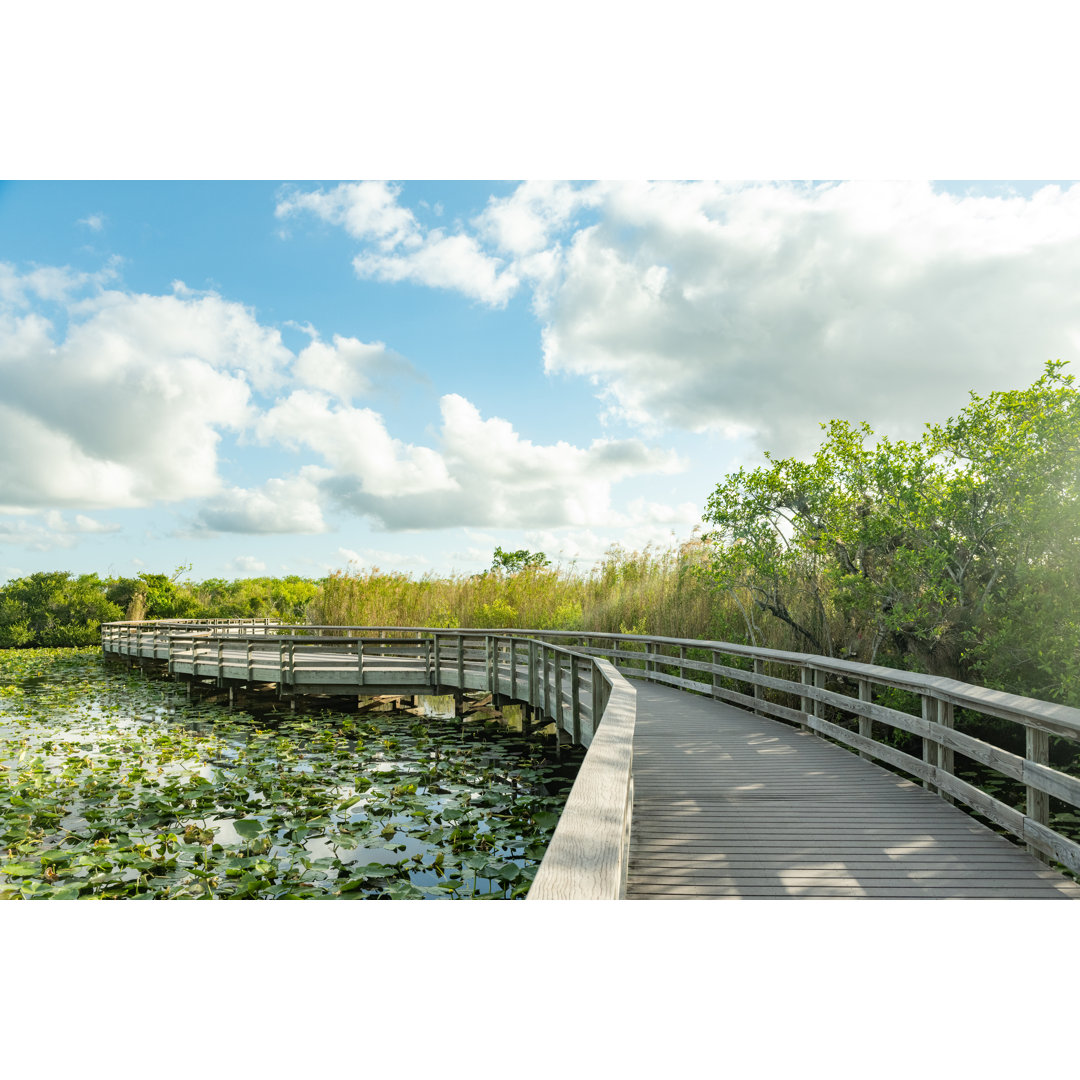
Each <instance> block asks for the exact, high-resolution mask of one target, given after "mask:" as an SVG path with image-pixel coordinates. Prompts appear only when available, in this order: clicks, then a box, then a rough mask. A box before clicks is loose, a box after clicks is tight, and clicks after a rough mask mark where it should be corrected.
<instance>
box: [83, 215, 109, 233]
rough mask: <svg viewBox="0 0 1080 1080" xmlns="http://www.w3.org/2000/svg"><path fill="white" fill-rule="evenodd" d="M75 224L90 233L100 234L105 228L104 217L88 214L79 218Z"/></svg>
mask: <svg viewBox="0 0 1080 1080" xmlns="http://www.w3.org/2000/svg"><path fill="white" fill-rule="evenodd" d="M76 224H77V225H85V226H86V227H87V228H88V229H90V230H91V231H92V232H101V230H102V229H104V228H105V215H104V214H89V215H87V216H86V217H84V218H79V220H78V221H77V222H76Z"/></svg>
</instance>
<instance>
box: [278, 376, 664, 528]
mask: <svg viewBox="0 0 1080 1080" xmlns="http://www.w3.org/2000/svg"><path fill="white" fill-rule="evenodd" d="M441 411H442V427H441V430H440V433H439V440H438V441H439V444H440V449H439V450H438V451H436V450H432V449H429V448H426V447H417V446H411V445H406V444H403V443H400V442H398V441H397V440H391V439H389V437H388V436H386V434H385V429H383V428H382V425H381V419H380V418H378V417H377V416H375V415H374V414H370V413H369V412H368V410H362V409H344V408H333V407H331V406H330V404H329V402H328V401H327V400H326V399H321V400H320V399H319V398H318V397H316V396H314V395H310V394H306V393H303V392H297V393H295V394H293V395H292V396H291V398H290V399H289V401H288V402H286V403H285V406H284V407H283V409H282V412H281V414H280V416H278V417H275V416H274V412H277V410H274V412H272V413H271V414H270V415H269V416H268V417H267V423H266V424H265V430H266V431H268V432H272V433H273V434H274V436H275V437H277V438H279V439H283V438H286V437H291V438H292V439H294V440H297V441H302V442H303V443H305V444H306V445H307V446H309V447H310V448H312V449H315V450H317V451H318V452H319V453H320V454H321V455H322V456H323V457H324V458H325V459H326V460H327V461H328V462H329V463H330V464H331V466H332V471H331V473H330V474H329V475H327V476H326V477H325V478H324V479H323V481H322V487H323V490H324V491H326V492H327V494H328V495H329V496H331V497H332V498H333V499H334V501H335V502H336V503H337V504H339V505H341V506H343V507H345V508H347V509H349V510H351V511H353V512H354V513H358V514H364V515H367V516H370V517H371V518H373V519H374V520H375V521H376V522H378V523H379V524H381V525H382V526H383V527H384V528H387V529H392V530H394V529H426V528H446V527H450V526H456V525H473V526H490V525H498V526H501V527H506V528H517V527H527V526H547V527H553V526H557V525H587V524H591V523H598V522H603V521H610V520H611V519H612V517H613V511H612V506H611V488H612V485H613V484H615V483H618V482H619V481H621V480H625V479H628V478H630V477H633V476H638V475H642V474H648V473H670V472H675V471H678V470H680V469H681V468H682V467H683V463H682V462H681V461H680V460H679V458H678V456H677V455H676V454H674V453H671V452H669V451H664V450H656V449H650V448H649V447H646V446H645V445H644V444H643V443H641V442H639V441H638V440H634V439H629V440H621V441H609V440H596V441H594V442H593V443H592V444H591V445H590V446H589V447H587V448H582V447H576V446H572V445H570V444H569V443H565V442H558V443H555V444H552V445H546V446H544V445H537V444H535V443H532V442H530V441H528V440H526V439H523V438H522V437H521V436H520V434H518V432H516V431H515V430H514V428H513V426H512V425H511V424H510V423H509V422H508V421H506V420H502V419H500V418H497V417H493V418H490V419H484V418H483V417H482V416H481V415H480V412H479V410H478V409H477V408H476V407H475V406H474V405H473V404H472V403H471V402H469V401H468V400H466V399H465V398H463V397H461V396H460V395H457V394H447V395H445V396H444V397H443V398H442V399H441ZM286 417H287V420H286ZM286 429H287V430H288V432H289V435H288V436H287V435H286ZM374 448H378V450H379V451H380V452H378V453H373V452H372V451H373V449H374Z"/></svg>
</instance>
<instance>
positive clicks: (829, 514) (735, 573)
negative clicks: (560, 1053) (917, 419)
mask: <svg viewBox="0 0 1080 1080" xmlns="http://www.w3.org/2000/svg"><path fill="white" fill-rule="evenodd" d="M1064 368H1065V365H1064V364H1063V363H1061V362H1060V361H1053V362H1050V363H1048V364H1047V365H1046V369H1045V371H1044V373H1043V375H1042V376H1041V377H1040V378H1039V379H1038V380H1037V381H1036V382H1035V383H1034V384H1033V385H1032V386H1030V387H1028V388H1027V389H1026V390H1014V391H1006V392H997V393H992V394H989V395H987V396H986V397H981V396H979V395H977V394H975V393H972V395H971V401H970V402H969V404H968V406H967V407H966V408H965V409H964V410H963V411H962V412H961V413H960V414H959V415H958V416H956V417H951V418H950V419H949V420H947V421H946V422H945V423H943V424H934V425H928V426H927V428H926V430H925V432H924V434H923V436H922V437H921V438H920V439H918V440H915V441H911V442H906V441H903V440H897V441H893V440H890V439H887V438H884V437H881V438H876V437H875V436H874V433H873V431H872V430H871V429H870V427H869V426H868V425H867V424H859V425H853V424H849V423H847V422H846V421H841V420H833V421H832V422H831V423H829V424H827V425H822V427H823V429H824V431H825V433H826V437H825V440H824V442H823V443H822V445H821V447H820V448H819V450H818V451H817V452H816V454H815V455H814V456H813V458H812V459H811V460H809V461H798V460H795V459H792V458H786V459H774V458H773V457H772V456H771V455H768V454H766V458H767V459H768V464H766V465H763V466H760V467H758V468H756V469H753V470H746V469H740V470H739V471H738V472H737V473H734V474H732V475H730V476H728V477H727V478H726V479H725V480H724V481H723V482H722V483H721V484H719V485H718V486H717V488H716V489H715V491H714V492H713V493H712V495H711V496H710V497H709V500H708V502H707V504H706V510H705V515H704V516H705V520H706V521H708V522H709V523H710V524H711V525H712V526H713V531H712V532H711V533H710V534H709V535H708V537H707V539H708V540H709V542H710V543H711V545H712V561H711V573H712V574H713V576H714V579H715V580H716V582H717V583H718V584H719V585H720V586H721V587H722V588H723V589H724V590H726V591H728V592H729V593H730V594H731V595H733V596H736V597H737V598H738V599H739V602H740V603H741V605H742V610H743V614H744V618H745V622H746V625H747V630H748V635H749V636H750V638H751V639H752V640H758V639H760V637H761V634H762V630H763V626H762V620H766V621H767V620H769V619H774V620H779V622H780V623H782V624H784V625H785V626H786V627H788V629H789V631H790V633H791V635H792V636H793V637H794V639H795V640H796V641H797V642H799V643H800V645H801V647H802V648H804V649H805V650H806V651H810V652H819V653H825V654H828V655H849V656H858V657H859V658H860V659H864V660H870V661H875V660H876V661H879V662H880V661H881V659H882V658H883V655H882V654H885V655H887V656H890V657H892V658H894V659H899V660H900V661H901V662H903V663H909V664H911V665H912V666H918V667H920V668H922V669H924V670H928V671H931V672H936V673H942V674H951V675H958V676H960V677H966V676H967V675H969V674H971V673H972V672H973V671H974V672H982V673H983V674H984V675H985V674H987V673H988V672H990V671H991V670H994V669H995V667H994V663H992V662H991V657H990V655H989V653H988V652H987V643H988V640H989V638H988V635H991V636H993V635H996V640H997V647H998V648H1001V647H1002V646H1003V645H1004V643H1005V642H1004V639H1003V638H1002V635H1003V634H1005V635H1006V636H1008V635H1012V637H1011V638H1010V641H1011V646H1012V649H1013V652H1014V654H1015V655H1014V662H1013V669H1012V674H1013V676H1015V675H1016V674H1017V670H1018V668H1019V667H1023V666H1024V665H1025V664H1026V665H1028V667H1030V666H1031V665H1032V664H1036V665H1038V663H1039V662H1040V661H1039V658H1038V657H1037V656H1032V655H1028V650H1027V645H1026V643H1023V642H1021V641H1020V640H1019V638H1020V637H1023V636H1024V635H1026V634H1027V633H1029V632H1032V631H1034V630H1035V625H1034V624H1035V623H1036V622H1037V621H1038V617H1039V616H1037V615H1036V612H1044V611H1049V610H1050V608H1052V607H1053V605H1054V603H1055V598H1056V600H1058V601H1059V600H1060V597H1061V595H1062V593H1061V591H1060V590H1061V589H1063V588H1064V587H1065V585H1066V583H1069V582H1075V581H1076V576H1077V573H1078V566H1080V560H1078V550H1080V501H1078V497H1080V489H1078V479H1077V477H1078V471H1080V393H1078V391H1077V389H1076V388H1075V386H1074V378H1073V376H1072V375H1068V374H1066V373H1065V370H1064ZM1055 582H1056V583H1057V584H1056V590H1057V591H1055V585H1054V583H1055ZM1073 595H1075V593H1074V594H1073ZM1021 598H1023V600H1022V601H1021ZM1063 617H1064V616H1061V617H1056V621H1055V620H1054V619H1052V620H1051V621H1052V622H1054V625H1055V626H1057V627H1059V628H1060V630H1061V632H1062V633H1064V632H1065V629H1066V628H1065V625H1064V623H1063V622H1062V618H1063ZM1074 621H1075V620H1074ZM1022 626H1026V630H1022V629H1021V627H1022ZM1005 627H1010V628H1011V629H1009V630H1008V631H1006V629H1005ZM994 628H996V629H994ZM1056 632H1057V631H1055V633H1056ZM1043 636H1044V637H1045V634H1044V635H1043ZM1073 642H1074V644H1073V646H1072V647H1071V654H1070V655H1073V656H1075V636H1074V637H1073ZM1049 645H1050V643H1049V641H1046V642H1044V648H1043V657H1042V661H1041V662H1042V664H1043V668H1044V674H1045V673H1046V672H1045V669H1046V667H1047V665H1048V664H1050V663H1051V661H1050V660H1049V659H1048V656H1047V654H1046V649H1047V648H1049ZM1052 651H1053V650H1052ZM1065 652H1066V650H1065V649H1059V650H1057V653H1060V656H1059V655H1057V653H1056V654H1055V660H1054V661H1053V663H1054V664H1057V663H1058V660H1060V661H1061V663H1062V665H1064V667H1068V666H1069V663H1068V660H1067V658H1066V656H1065ZM1072 663H1073V664H1074V665H1075V659H1074V660H1073V661H1072ZM996 677H997V679H998V680H999V681H1002V680H1005V681H1008V680H1006V673H1005V672H1004V671H1003V670H999V671H996ZM1033 678H1034V673H1033V671H1029V672H1028V675H1027V682H1028V683H1030V682H1031V680H1032V679H1033ZM1036 681H1037V680H1036ZM1039 688H1041V689H1043V690H1045V689H1046V687H1045V686H1041V687H1039Z"/></svg>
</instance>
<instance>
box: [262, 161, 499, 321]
mask: <svg viewBox="0 0 1080 1080" xmlns="http://www.w3.org/2000/svg"><path fill="white" fill-rule="evenodd" d="M400 193H401V189H400V187H398V186H396V185H393V184H387V183H384V182H382V181H377V180H364V181H360V182H359V183H351V184H339V185H338V186H337V187H335V188H333V189H331V190H330V191H326V192H324V191H322V190H317V191H307V192H298V191H292V190H289V191H285V192H283V193H282V195H281V196H280V197H279V199H278V202H277V206H276V208H275V213H276V215H277V216H278V217H279V218H284V217H290V216H292V215H294V214H297V213H302V212H307V213H311V214H314V215H315V216H316V217H318V218H321V219H322V220H323V221H326V222H329V223H331V224H334V225H340V226H341V227H342V228H344V229H345V231H346V232H347V233H348V234H349V235H350V236H353V237H355V238H356V239H357V240H361V241H364V242H366V243H368V244H370V245H371V247H370V249H368V248H365V249H364V250H363V251H361V253H360V254H359V255H357V256H356V258H355V259H354V260H353V269H354V270H355V271H356V274H357V275H358V276H359V277H362V278H375V279H376V280H379V281H388V282H402V281H408V282H413V283H416V284H420V285H427V286H430V287H432V288H438V289H452V290H455V291H458V292H461V293H463V294H464V295H466V296H469V297H471V298H473V299H475V300H479V301H481V302H483V303H485V304H489V305H490V306H492V307H501V306H503V305H504V304H506V302H507V301H508V300H509V298H510V297H511V296H512V295H513V294H514V292H516V291H517V288H518V285H519V278H518V276H517V274H516V273H515V272H514V270H513V269H512V268H508V267H505V260H504V259H502V258H500V257H498V256H497V255H493V254H489V253H487V252H485V251H483V250H482V248H481V246H480V244H479V243H478V242H477V240H476V239H475V238H474V237H472V236H470V235H468V234H466V233H464V232H455V233H448V232H447V231H446V230H445V229H443V228H436V229H430V230H427V229H425V228H424V227H423V226H422V225H421V224H420V223H419V222H418V221H417V219H416V216H415V215H414V214H413V212H412V211H411V210H409V209H408V208H406V207H403V206H401V205H400V203H399V202H398V196H399V195H400Z"/></svg>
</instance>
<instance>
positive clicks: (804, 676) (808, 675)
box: [799, 664, 814, 731]
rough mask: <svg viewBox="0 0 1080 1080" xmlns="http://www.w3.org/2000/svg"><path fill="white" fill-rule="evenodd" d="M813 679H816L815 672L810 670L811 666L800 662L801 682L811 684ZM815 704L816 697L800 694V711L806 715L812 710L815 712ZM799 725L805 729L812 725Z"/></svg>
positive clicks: (806, 684)
mask: <svg viewBox="0 0 1080 1080" xmlns="http://www.w3.org/2000/svg"><path fill="white" fill-rule="evenodd" d="M813 681H814V675H813V672H812V671H811V670H810V668H808V667H807V666H806V664H800V665H799V682H800V683H802V685H803V686H811V685H812V684H813ZM813 704H814V699H813V698H811V697H807V696H806V695H805V694H802V695H800V696H799V711H800V712H802V713H803V714H804V715H810V714H812V712H813V709H812V706H813ZM799 726H800V727H801V728H802V729H803V730H804V731H805V730H808V729H809V727H810V725H809V724H808V723H807V724H800V725H799Z"/></svg>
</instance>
